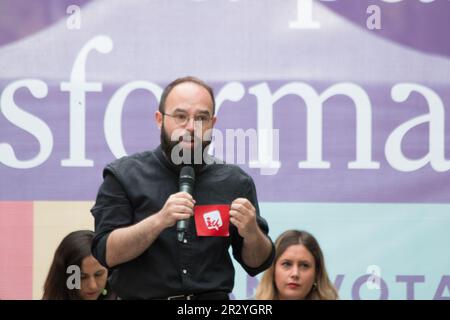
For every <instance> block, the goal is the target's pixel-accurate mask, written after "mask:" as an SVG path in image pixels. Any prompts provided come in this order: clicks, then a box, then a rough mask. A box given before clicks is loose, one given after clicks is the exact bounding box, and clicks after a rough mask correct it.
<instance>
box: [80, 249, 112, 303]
mask: <svg viewBox="0 0 450 320" xmlns="http://www.w3.org/2000/svg"><path fill="white" fill-rule="evenodd" d="M107 278H108V270H107V269H106V268H105V267H103V266H102V265H101V264H100V263H99V262H98V261H97V259H95V258H94V257H93V256H92V255H91V256H89V257H86V258H84V259H83V261H82V262H81V289H80V297H81V298H82V299H83V300H97V298H98V297H99V296H100V294H101V293H102V291H103V289H105V286H106V280H107Z"/></svg>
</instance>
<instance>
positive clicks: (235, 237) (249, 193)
mask: <svg viewBox="0 0 450 320" xmlns="http://www.w3.org/2000/svg"><path fill="white" fill-rule="evenodd" d="M246 182H247V183H246V184H245V185H246V191H245V192H244V195H243V197H244V198H246V199H248V200H249V201H250V202H251V203H252V204H253V206H254V207H255V209H256V222H257V223H258V226H259V228H260V229H261V231H262V232H263V233H264V234H265V235H266V236H267V238H268V239H269V240H270V242H271V244H272V250H271V252H270V255H269V257H268V258H267V259H266V260H265V261H264V262H263V263H262V264H261V265H260V266H259V267H257V268H252V267H249V266H247V265H246V264H245V263H244V261H243V259H242V247H243V244H244V239H243V238H242V237H241V236H240V235H239V233H238V231H237V229H236V227H233V228H232V230H230V231H231V236H232V239H231V241H232V242H231V245H232V248H233V257H234V258H235V259H236V261H238V262H239V264H240V265H241V266H242V268H244V270H245V271H246V272H247V273H248V274H249V275H250V276H252V277H254V276H256V275H257V274H258V273H260V272H262V271H264V270H266V269H268V268H269V267H270V265H271V264H272V262H273V259H274V257H275V246H274V244H273V241H272V239H270V237H269V235H268V234H269V225H268V224H267V221H266V220H265V219H264V218H263V217H261V215H260V213H259V205H258V199H257V196H256V188H255V184H254V183H253V180H252V179H251V178H250V177H248V179H247V180H246Z"/></svg>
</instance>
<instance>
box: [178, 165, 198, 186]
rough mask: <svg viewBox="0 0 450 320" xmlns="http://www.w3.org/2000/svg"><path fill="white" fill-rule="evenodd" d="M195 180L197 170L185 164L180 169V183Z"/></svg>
mask: <svg viewBox="0 0 450 320" xmlns="http://www.w3.org/2000/svg"><path fill="white" fill-rule="evenodd" d="M194 182H195V171H194V168H192V167H191V166H184V167H183V168H181V171H180V185H181V184H185V183H189V184H191V183H192V184H193V183H194Z"/></svg>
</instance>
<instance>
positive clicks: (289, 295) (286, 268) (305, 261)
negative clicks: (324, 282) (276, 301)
mask: <svg viewBox="0 0 450 320" xmlns="http://www.w3.org/2000/svg"><path fill="white" fill-rule="evenodd" d="M315 270H316V264H315V261H314V257H313V255H312V254H311V252H310V251H309V250H308V249H306V247H305V246H304V245H302V244H296V245H292V246H289V247H288V248H287V249H286V250H285V251H284V252H283V254H281V256H280V257H279V258H278V260H277V261H276V263H275V285H276V287H277V291H278V295H279V298H280V299H281V300H302V299H305V297H306V296H307V295H308V293H309V292H310V291H311V289H312V287H313V284H314V280H315V276H316V271H315Z"/></svg>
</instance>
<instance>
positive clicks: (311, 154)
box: [249, 82, 380, 169]
mask: <svg viewBox="0 0 450 320" xmlns="http://www.w3.org/2000/svg"><path fill="white" fill-rule="evenodd" d="M249 92H250V93H251V94H254V95H255V96H256V97H257V101H258V129H264V130H268V131H269V132H270V131H271V130H272V129H273V119H272V115H273V104H274V103H275V102H276V101H278V100H279V99H281V98H282V97H284V96H286V95H289V94H294V95H297V96H299V97H301V98H302V99H303V100H304V101H305V104H306V109H307V121H306V130H307V138H306V139H307V152H306V154H307V160H306V161H300V162H299V163H298V167H299V168H304V169H329V168H330V162H328V161H323V159H322V141H323V140H322V133H323V126H322V123H323V121H322V115H323V103H324V102H325V101H326V100H328V99H329V98H331V97H332V96H336V95H345V96H348V97H349V98H351V99H352V100H353V102H354V104H355V108H356V161H352V162H350V163H349V164H348V167H349V168H350V169H378V168H379V167H380V164H379V163H378V162H374V161H372V160H371V159H372V112H371V111H372V108H371V103H370V99H369V97H368V96H367V93H366V92H365V91H364V90H363V89H362V88H361V87H360V86H358V85H355V84H352V83H338V84H336V85H333V86H331V87H330V88H329V89H327V90H325V92H324V93H322V94H321V95H318V94H317V92H316V91H315V90H314V88H313V87H311V86H310V85H308V84H306V83H301V82H291V83H289V84H286V85H284V86H283V87H281V88H280V89H278V90H277V91H276V92H275V93H274V94H271V93H270V89H269V87H268V85H267V84H266V83H263V84H260V85H257V86H253V87H251V88H250V89H249ZM258 142H259V145H258V147H259V148H260V149H259V150H264V151H265V153H264V154H271V152H270V150H271V148H272V141H271V140H270V139H260V140H259V141H258ZM265 149H268V150H265ZM272 154H273V152H272ZM265 163H270V164H271V165H273V167H274V168H279V167H280V166H281V164H280V163H279V162H275V161H272V162H269V161H268V160H266V161H265ZM250 166H251V163H250Z"/></svg>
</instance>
